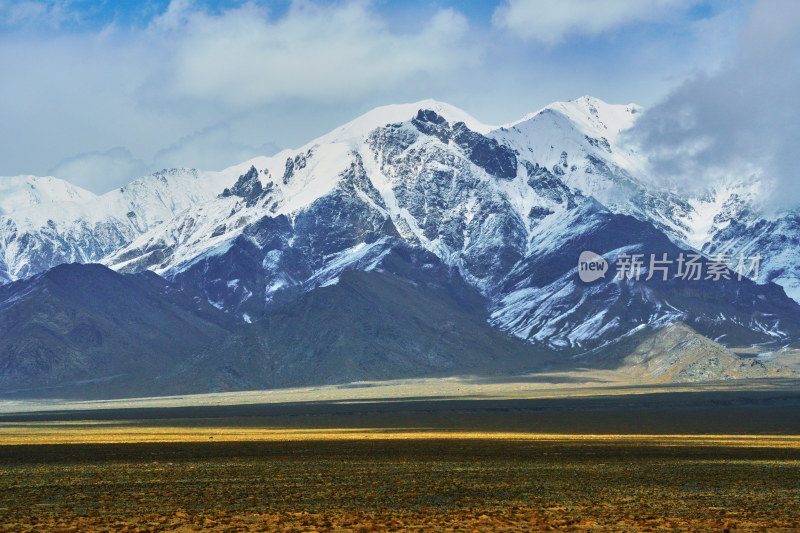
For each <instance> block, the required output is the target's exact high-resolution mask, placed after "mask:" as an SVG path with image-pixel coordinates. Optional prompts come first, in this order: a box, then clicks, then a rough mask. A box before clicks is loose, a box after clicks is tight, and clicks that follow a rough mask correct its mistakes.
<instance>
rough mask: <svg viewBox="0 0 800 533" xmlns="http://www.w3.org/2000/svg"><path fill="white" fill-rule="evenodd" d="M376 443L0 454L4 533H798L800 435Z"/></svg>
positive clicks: (34, 449) (32, 448)
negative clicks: (675, 532) (631, 532)
mask: <svg viewBox="0 0 800 533" xmlns="http://www.w3.org/2000/svg"><path fill="white" fill-rule="evenodd" d="M295 436H296V437H302V436H303V435H302V434H295ZM368 436H369V438H361V437H359V438H358V439H353V438H352V435H345V434H335V435H334V437H335V438H333V439H327V440H324V439H323V438H322V434H321V433H320V434H318V435H317V439H318V440H308V439H303V438H298V439H297V440H291V441H287V440H281V439H279V440H273V441H255V440H253V441H249V442H208V441H205V442H199V441H198V442H167V443H149V442H142V443H138V444H98V443H86V444H62V445H46V444H37V445H25V446H11V445H8V446H0V495H2V500H0V508H2V509H1V510H0V513H1V514H0V515H1V516H3V521H2V525H0V530H4V531H89V530H90V531H101V530H105V531H198V530H219V531H317V530H322V531H385V530H395V531H399V530H405V531H430V530H451V531H454V530H455V531H495V530H501V531H536V530H547V529H555V530H570V531H573V530H593V531H597V530H614V531H619V530H645V531H658V530H668V529H669V530H672V529H682V530H691V531H707V530H719V531H722V530H724V529H729V530H732V531H739V530H743V531H764V530H775V531H790V530H797V529H798V528H800V483H799V480H800V447H798V439H797V438H793V437H792V438H784V437H767V438H761V437H752V438H750V437H748V438H744V437H736V436H730V437H702V436H669V437H663V436H635V437H631V436H602V437H598V436H578V435H572V436H553V435H548V436H534V435H528V436H526V437H525V438H522V439H516V438H515V439H511V440H509V439H506V438H503V437H501V436H499V435H494V436H492V438H468V437H467V436H466V435H452V434H449V435H445V437H446V438H439V435H434V434H429V435H426V438H421V439H417V438H407V436H406V437H400V436H394V437H392V438H387V439H375V438H371V437H372V435H368ZM484 437H485V436H484Z"/></svg>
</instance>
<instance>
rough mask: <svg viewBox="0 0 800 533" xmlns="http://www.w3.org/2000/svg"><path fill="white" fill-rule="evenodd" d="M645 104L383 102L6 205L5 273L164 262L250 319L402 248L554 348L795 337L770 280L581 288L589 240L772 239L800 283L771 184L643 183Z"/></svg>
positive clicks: (769, 268)
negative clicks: (120, 181) (512, 107)
mask: <svg viewBox="0 0 800 533" xmlns="http://www.w3.org/2000/svg"><path fill="white" fill-rule="evenodd" d="M642 112H643V111H642V109H641V108H639V107H638V106H635V105H633V104H630V105H622V106H617V105H609V104H606V103H604V102H602V101H600V100H597V99H594V98H591V97H582V98H579V99H577V100H574V101H572V102H562V103H556V104H552V105H550V106H547V107H545V108H544V109H542V110H540V111H538V112H536V113H533V114H531V115H529V116H527V117H525V118H523V119H522V120H520V121H518V122H515V123H512V124H508V125H504V126H490V125H485V124H481V123H480V122H479V121H477V120H475V119H474V118H472V117H470V116H469V115H467V114H466V113H464V112H463V111H461V110H459V109H457V108H454V107H452V106H449V105H447V104H444V103H440V102H436V101H432V100H427V101H422V102H417V103H414V104H406V105H394V106H387V107H383V108H378V109H375V110H373V111H371V112H369V113H367V114H366V115H364V116H362V117H359V118H357V119H356V120H354V121H352V122H350V123H348V124H345V125H344V126H342V127H340V128H337V129H336V130H334V131H332V132H331V133H329V134H327V135H325V136H323V137H320V138H319V139H316V140H314V141H312V142H310V143H308V144H307V145H306V146H303V147H301V148H299V149H295V150H284V151H282V152H280V153H278V154H276V155H275V156H272V157H263V158H257V159H254V160H251V161H247V162H245V163H242V164H241V165H237V166H236V167H231V168H230V169H227V170H225V171H223V172H221V173H206V172H197V171H190V170H177V171H165V172H163V173H159V174H156V175H153V176H149V177H146V178H142V179H140V180H137V181H136V182H133V183H132V184H131V185H129V186H127V187H125V188H123V189H120V190H118V191H112V192H110V193H108V194H106V195H103V196H98V197H94V196H91V197H88V198H82V197H81V198H75V199H70V200H65V199H60V200H58V201H57V202H56V203H53V202H50V203H49V204H48V206H47V207H43V205H44V204H42V203H38V204H37V203H35V202H31V205H28V206H27V207H21V208H18V209H14V210H12V211H9V212H7V213H3V214H2V215H0V224H2V226H0V246H2V248H0V250H1V251H2V255H1V256H0V276H3V274H2V272H5V278H6V279H15V278H22V277H27V276H30V275H32V274H34V273H37V272H40V271H43V270H46V269H48V268H50V267H52V266H54V265H55V264H58V263H62V262H70V261H78V262H93V261H100V262H103V263H105V264H107V265H109V266H111V267H112V268H114V269H116V270H118V271H121V272H130V273H132V272H141V271H143V270H152V271H154V272H156V273H157V274H159V275H162V276H164V277H166V278H168V279H169V280H171V281H174V282H176V283H177V284H178V285H180V286H183V287H184V288H185V289H187V290H191V291H195V290H199V291H200V292H201V294H202V295H203V297H205V298H206V299H207V300H208V302H210V303H211V304H213V305H214V306H216V307H217V308H218V309H221V310H224V311H225V312H227V313H229V314H230V315H232V316H234V317H236V318H237V319H238V320H240V321H242V322H245V323H246V322H250V321H253V320H257V319H258V318H259V317H261V316H264V315H265V313H267V312H269V310H270V309H273V308H275V307H276V306H278V305H281V304H285V303H286V302H288V301H292V300H294V299H296V298H297V297H298V296H299V295H301V294H304V293H308V292H309V291H312V290H314V289H315V288H318V287H325V286H329V285H332V284H335V283H337V280H338V279H339V276H340V275H341V274H342V272H344V271H345V270H364V271H370V270H375V271H391V268H392V267H391V265H390V263H391V262H392V261H393V260H392V259H391V258H393V257H397V256H398V254H399V255H400V256H403V257H406V258H408V259H407V261H406V262H405V263H403V264H404V265H412V266H410V267H409V266H404V267H403V269H404V272H406V274H405V275H410V274H409V272H410V271H409V269H427V270H429V271H436V272H440V273H441V276H444V277H448V278H449V277H451V276H453V275H456V274H454V273H457V277H459V278H460V279H463V280H464V281H465V282H466V283H467V284H468V285H469V286H471V287H473V288H475V289H477V290H478V292H479V293H480V295H481V296H482V298H483V299H484V303H485V306H486V307H487V310H488V313H489V316H488V320H489V322H490V323H491V324H492V325H494V326H496V327H498V328H500V329H501V330H503V331H506V332H508V333H511V334H513V335H514V336H517V337H520V338H522V339H525V340H527V341H529V342H531V343H534V344H537V345H540V346H543V347H546V348H548V349H557V350H565V351H568V352H570V353H582V352H584V351H586V350H591V349H594V348H597V347H599V346H602V345H604V344H605V343H607V342H609V341H611V340H613V339H616V338H619V337H621V336H625V335H627V334H629V333H630V332H631V331H635V330H636V329H637V328H639V327H640V326H641V325H642V324H654V325H659V324H666V323H670V322H674V321H677V320H680V321H683V322H685V323H687V324H689V325H690V326H692V327H694V328H695V329H697V330H698V331H700V332H701V333H703V334H705V335H708V336H710V337H712V338H714V339H715V340H718V341H719V342H721V343H723V344H726V343H727V344H754V343H768V342H789V341H791V340H795V339H797V338H800V306H797V304H796V303H795V302H793V301H792V300H790V299H789V298H787V297H786V295H785V294H784V293H783V291H782V290H781V289H780V288H779V287H777V286H775V285H772V284H766V285H757V284H755V283H753V282H750V281H749V280H746V279H745V280H742V281H734V280H731V281H723V282H711V281H709V282H704V281H702V282H699V283H696V284H690V285H686V284H681V283H679V282H677V281H675V280H669V281H665V282H658V281H656V280H651V281H650V282H647V283H643V282H636V281H634V280H625V281H619V280H616V279H615V278H614V276H613V275H609V276H607V277H606V278H605V279H602V280H598V281H597V282H595V283H594V284H591V285H587V284H584V283H583V282H581V281H580V280H578V276H577V268H576V267H577V258H578V255H579V254H580V253H581V251H583V250H593V251H595V252H597V253H599V254H602V255H603V256H604V257H605V258H606V259H607V260H609V261H613V260H614V259H616V258H619V257H620V256H622V255H623V254H626V253H627V254H631V253H643V254H651V253H657V254H662V253H668V254H670V256H672V257H677V256H678V255H679V254H681V253H684V252H685V253H690V252H691V251H692V249H695V250H702V251H703V252H705V253H707V254H716V253H719V251H720V250H724V251H726V252H727V251H730V252H731V253H733V252H736V253H739V252H743V253H744V252H746V253H748V254H751V252H752V251H753V250H755V249H756V248H758V251H759V253H761V255H762V256H764V260H763V262H762V269H763V270H762V272H761V273H760V277H759V281H760V282H766V281H770V280H776V281H778V282H780V283H782V284H784V286H785V287H787V288H789V289H790V290H793V289H794V288H796V287H797V280H798V274H800V273H798V268H800V267H798V265H799V264H800V260H798V258H797V257H796V256H795V255H793V252H792V250H793V248H792V247H791V245H788V246H782V245H781V241H780V239H778V240H776V238H774V237H773V233H771V232H774V231H775V228H776V227H778V226H777V225H779V226H780V228H781V229H782V231H794V232H795V233H794V235H797V233H796V232H797V218H796V217H795V218H791V217H784V218H782V219H779V220H772V221H769V220H767V219H765V218H764V217H762V216H761V215H759V210H758V207H757V198H756V196H757V194H756V192H757V184H755V185H753V184H729V185H728V186H726V187H722V188H720V189H719V190H716V191H712V192H710V193H709V194H706V195H705V196H702V197H697V198H695V197H690V196H686V195H682V194H680V193H679V192H677V191H670V190H666V189H663V188H660V187H658V186H655V185H653V184H652V183H650V182H648V181H647V180H646V179H645V178H646V172H647V167H646V165H645V164H644V161H643V159H642V157H641V156H640V155H639V154H637V153H636V151H635V150H633V149H631V148H629V147H628V146H626V145H625V144H624V142H623V140H622V138H621V136H620V132H621V131H623V130H625V129H626V128H628V127H630V125H631V124H633V122H634V121H635V120H636V118H637V116H638V115H639V114H641V113H642ZM53 196H54V197H57V196H58V195H56V194H55V193H54V194H53ZM62 196H63V195H62ZM0 205H5V204H3V203H0ZM745 215H746V216H745ZM792 224H794V225H792ZM770 225H771V226H770ZM789 242H791V241H789ZM392 264H394V263H392ZM395 270H396V268H395ZM395 273H397V272H395ZM411 277H413V276H411Z"/></svg>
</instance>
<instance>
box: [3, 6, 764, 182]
mask: <svg viewBox="0 0 800 533" xmlns="http://www.w3.org/2000/svg"><path fill="white" fill-rule="evenodd" d="M763 3H764V2H754V1H749V0H741V1H739V0H726V1H695V0H609V1H606V2H593V1H590V0H562V1H561V2H550V1H544V0H498V1H496V2H448V1H424V0H418V1H412V2H389V1H377V0H376V1H368V0H363V1H314V0H304V1H288V0H287V1H278V2H258V1H254V2H238V1H233V0H228V1H223V2H212V1H208V0H206V1H201V0H197V1H191V0H172V1H155V2H148V3H137V2H111V1H84V0H72V1H69V0H47V1H46V0H41V1H38V0H30V1H9V0H0V72H2V73H3V75H2V76H0V117H2V120H3V123H4V124H3V128H0V175H16V174H23V173H26V174H27V173H30V174H37V175H47V174H52V175H56V176H58V177H62V178H65V179H68V180H70V181H72V182H73V183H76V184H78V185H81V186H84V187H86V188H89V189H90V190H93V191H95V192H103V191H105V190H109V189H111V188H114V187H117V186H119V185H121V184H123V183H126V182H128V181H130V180H131V179H133V178H135V177H137V176H138V175H141V174H144V173H148V172H151V171H154V170H158V169H160V168H163V167H168V166H195V167H199V168H204V169H221V168H223V167H225V166H228V165H231V164H234V163H237V162H240V161H242V160H245V159H247V158H249V157H253V156H255V155H260V154H269V153H271V152H273V151H275V150H276V149H277V148H278V147H293V146H298V145H301V144H303V143H305V142H307V141H309V140H311V139H312V138H314V137H315V136H318V135H321V134H323V133H325V132H326V131H328V130H330V129H332V128H333V127H335V126H337V125H339V124H341V123H343V122H345V121H347V120H350V119H352V118H354V117H355V116H357V115H359V114H361V113H363V112H366V111H368V110H369V109H371V108H373V107H375V106H378V105H384V104H389V103H400V102H410V101H416V100H421V99H425V98H435V99H438V100H443V101H446V102H449V103H451V104H453V105H456V106H458V107H461V108H462V109H464V110H465V111H467V112H468V113H470V114H472V115H474V116H475V117H476V118H478V119H479V120H482V121H484V122H487V123H495V124H499V123H504V122H509V121H512V120H515V119H517V118H519V117H521V116H523V115H525V114H527V113H529V112H531V111H535V110H536V109H538V108H541V107H543V106H544V105H546V104H548V103H550V102H552V101H556V100H569V99H573V98H576V97H579V96H581V95H583V94H591V95H593V96H596V97H599V98H601V99H604V100H606V101H609V102H613V103H629V102H636V103H639V104H642V105H645V106H648V107H651V106H657V105H660V104H661V103H662V102H666V101H667V100H668V99H669V97H670V95H671V94H673V93H674V92H675V91H677V90H679V89H680V88H681V87H683V86H684V85H685V84H686V83H687V80H691V79H694V77H696V76H697V75H698V73H707V74H709V73H710V74H713V73H715V72H719V71H720V70H721V69H725V68H727V65H729V64H731V63H732V62H735V61H736V58H737V54H740V53H741V48H742V42H743V41H742V34H743V32H745V31H746V30H747V28H748V27H749V24H750V21H751V18H752V13H753V10H754V9H755V7H754V6H758V5H760V4H763Z"/></svg>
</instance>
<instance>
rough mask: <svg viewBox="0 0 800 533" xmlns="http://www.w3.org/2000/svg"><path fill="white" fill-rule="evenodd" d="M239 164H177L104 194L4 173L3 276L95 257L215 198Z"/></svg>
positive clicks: (0, 190) (0, 219) (0, 216)
mask: <svg viewBox="0 0 800 533" xmlns="http://www.w3.org/2000/svg"><path fill="white" fill-rule="evenodd" d="M236 175H237V174H236V169H235V168H234V169H231V170H230V172H229V173H228V174H226V173H224V172H222V173H220V172H198V171H196V170H190V169H172V170H164V171H162V172H158V173H156V174H153V175H151V176H145V177H142V178H139V179H137V180H135V181H133V182H131V183H130V184H128V185H126V186H125V187H122V188H120V189H116V190H113V191H111V192H108V193H106V194H104V195H102V196H96V195H94V194H92V193H90V192H88V191H85V190H83V189H80V188H78V187H74V186H72V185H70V184H69V183H67V182H65V181H63V180H59V179H56V178H33V177H27V176H26V177H15V178H0V280H3V279H5V280H7V281H9V280H15V279H20V278H26V277H30V276H32V275H34V274H37V273H39V272H43V271H45V270H48V269H50V268H52V267H54V266H56V265H59V264H62V263H71V262H80V263H89V262H97V261H99V260H100V259H102V258H103V257H105V256H107V255H108V254H110V253H112V252H114V251H116V250H117V249H119V248H120V247H121V246H124V245H125V244H127V243H128V242H130V241H131V240H132V239H133V238H134V237H136V236H137V235H140V234H141V233H144V232H145V231H147V230H149V229H151V228H153V227H155V226H157V225H158V224H161V223H162V222H165V221H168V220H171V219H172V218H173V217H174V216H175V215H177V214H179V213H181V212H182V211H184V210H185V209H187V208H189V207H191V206H193V205H197V204H200V203H203V202H205V201H207V200H209V199H211V198H213V197H214V196H215V195H216V194H217V193H218V191H219V190H221V189H222V188H223V187H225V186H226V185H229V184H230V183H232V182H233V181H235V179H236Z"/></svg>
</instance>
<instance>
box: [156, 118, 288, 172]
mask: <svg viewBox="0 0 800 533" xmlns="http://www.w3.org/2000/svg"><path fill="white" fill-rule="evenodd" d="M277 151H278V147H277V146H276V145H274V144H272V143H265V144H262V145H260V146H250V145H247V144H245V143H241V142H237V141H235V140H233V139H232V136H231V128H230V127H229V126H228V125H227V124H217V125H215V126H211V127H209V128H205V129H203V130H201V131H197V132H195V133H193V134H191V135H187V136H186V137H183V138H181V139H180V140H179V141H178V142H176V143H174V144H172V145H170V146H169V147H168V148H165V149H163V150H161V151H159V152H158V153H157V154H156V155H155V157H154V159H153V163H152V164H151V165H150V167H151V168H175V167H192V168H199V169H203V170H222V169H223V168H226V167H228V166H231V165H234V164H236V163H240V162H242V161H246V160H248V159H252V158H254V157H257V156H260V155H272V154H274V153H276V152H277Z"/></svg>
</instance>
